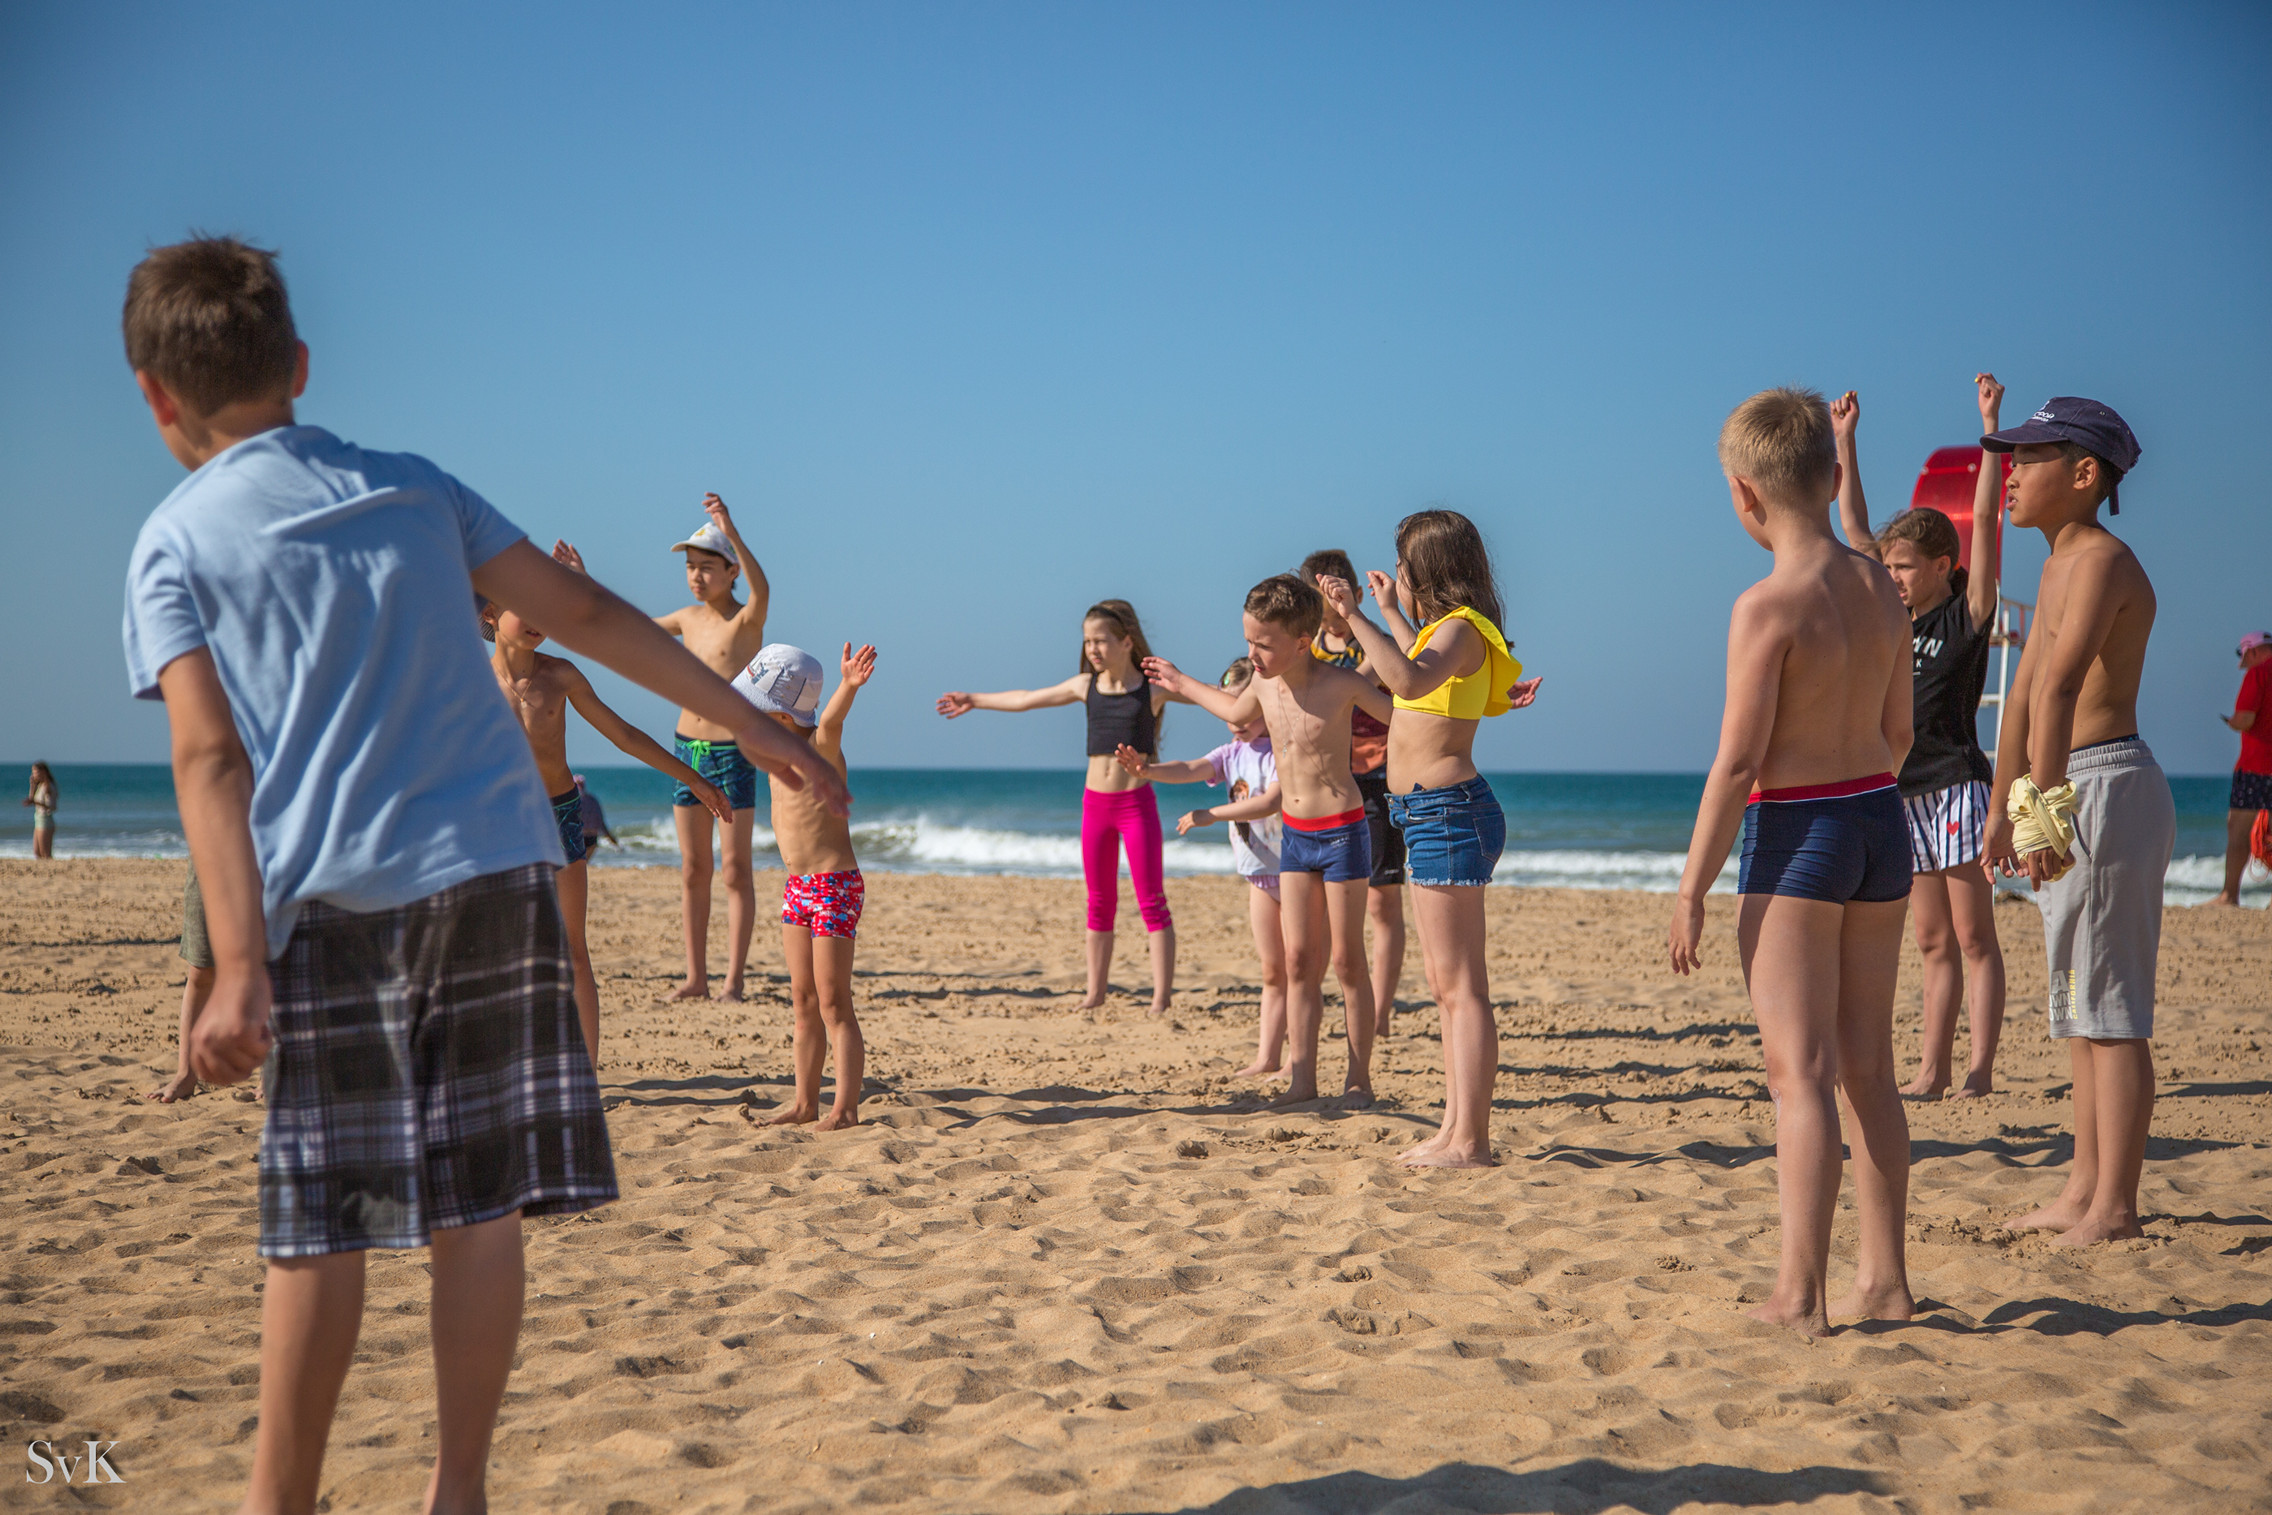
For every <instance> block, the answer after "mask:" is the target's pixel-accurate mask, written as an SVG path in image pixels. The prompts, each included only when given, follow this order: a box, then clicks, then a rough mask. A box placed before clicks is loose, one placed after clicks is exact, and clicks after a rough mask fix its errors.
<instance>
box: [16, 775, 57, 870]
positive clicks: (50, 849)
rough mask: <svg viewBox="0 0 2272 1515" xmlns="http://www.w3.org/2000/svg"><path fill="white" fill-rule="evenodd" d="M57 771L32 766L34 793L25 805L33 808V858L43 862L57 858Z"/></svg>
mask: <svg viewBox="0 0 2272 1515" xmlns="http://www.w3.org/2000/svg"><path fill="white" fill-rule="evenodd" d="M58 792H59V791H58V790H57V789H56V787H55V770H54V769H52V768H50V767H48V766H47V764H45V763H34V764H32V792H31V795H30V797H29V798H27V799H26V800H25V801H24V803H25V804H27V805H29V806H31V807H32V856H33V857H36V858H39V859H41V860H42V861H47V860H51V859H52V858H54V856H55V800H56V796H57V794H58Z"/></svg>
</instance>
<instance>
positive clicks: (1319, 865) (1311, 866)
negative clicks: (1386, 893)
mask: <svg viewBox="0 0 2272 1515" xmlns="http://www.w3.org/2000/svg"><path fill="white" fill-rule="evenodd" d="M1283 819H1284V820H1285V823H1286V825H1285V829H1284V831H1283V832H1282V833H1281V834H1280V836H1279V839H1278V875H1279V877H1281V878H1283V877H1285V876H1286V875H1287V874H1289V873H1322V874H1324V875H1325V881H1326V882H1327V883H1329V884H1346V883H1348V882H1349V881H1350V880H1352V879H1355V880H1357V881H1358V882H1360V883H1362V882H1364V881H1365V880H1368V879H1370V878H1371V877H1372V876H1373V830H1372V827H1371V825H1370V824H1368V823H1367V822H1366V820H1365V812H1364V809H1363V807H1362V806H1360V807H1359V808H1357V809H1355V810H1351V811H1349V812H1348V813H1346V814H1344V815H1328V816H1323V817H1320V818H1319V819H1317V820H1314V821H1313V820H1296V819H1295V818H1294V817H1293V816H1290V815H1289V816H1285V817H1283Z"/></svg>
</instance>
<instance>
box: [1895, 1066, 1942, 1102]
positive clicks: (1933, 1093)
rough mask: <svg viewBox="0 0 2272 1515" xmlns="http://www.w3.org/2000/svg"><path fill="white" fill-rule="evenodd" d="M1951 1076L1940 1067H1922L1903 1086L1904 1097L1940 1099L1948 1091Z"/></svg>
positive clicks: (1902, 1094)
mask: <svg viewBox="0 0 2272 1515" xmlns="http://www.w3.org/2000/svg"><path fill="white" fill-rule="evenodd" d="M1948 1087H1949V1076H1948V1074H1947V1073H1945V1072H1943V1071H1941V1070H1940V1069H1938V1068H1922V1069H1919V1070H1918V1073H1917V1076H1916V1077H1915V1078H1913V1079H1911V1080H1910V1081H1909V1082H1908V1083H1906V1084H1903V1085H1902V1086H1901V1097H1902V1098H1903V1099H1939V1098H1940V1097H1941V1096H1942V1095H1943V1094H1945V1093H1947V1092H1948Z"/></svg>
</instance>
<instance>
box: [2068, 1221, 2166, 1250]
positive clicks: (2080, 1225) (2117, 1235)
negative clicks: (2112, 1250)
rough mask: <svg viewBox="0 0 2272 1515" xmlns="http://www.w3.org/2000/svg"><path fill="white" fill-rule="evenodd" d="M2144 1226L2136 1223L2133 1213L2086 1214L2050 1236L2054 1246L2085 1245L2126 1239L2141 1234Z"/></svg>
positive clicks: (2144, 1232)
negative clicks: (2071, 1224)
mask: <svg viewBox="0 0 2272 1515" xmlns="http://www.w3.org/2000/svg"><path fill="white" fill-rule="evenodd" d="M2145 1234H2146V1231H2145V1228H2144V1227H2143V1226H2141V1225H2139V1224H2138V1217H2137V1216H2135V1215H2115V1216H2096V1215H2086V1216H2084V1217H2083V1218H2082V1219H2081V1220H2080V1221H2078V1222H2076V1223H2075V1224H2074V1225H2073V1226H2071V1227H2069V1228H2068V1229H2067V1230H2065V1231H2062V1232H2060V1233H2059V1234H2058V1235H2057V1236H2054V1237H2052V1238H2051V1245H2053V1246H2054V1247H2087V1246H2090V1245H2092V1244H2093V1243H2095V1242H2102V1241H2128V1240H2129V1239H2130V1238H2131V1237H2133V1236H2143V1235H2145Z"/></svg>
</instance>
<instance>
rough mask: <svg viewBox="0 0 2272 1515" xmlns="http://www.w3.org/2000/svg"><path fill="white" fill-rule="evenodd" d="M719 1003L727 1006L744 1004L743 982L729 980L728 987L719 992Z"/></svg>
mask: <svg viewBox="0 0 2272 1515" xmlns="http://www.w3.org/2000/svg"><path fill="white" fill-rule="evenodd" d="M718 1002H719V1003H720V1004H725V1005H738V1004H740V1003H741V1002H742V981H741V980H740V979H738V978H730V979H727V980H726V987H725V988H723V989H720V990H719V991H718Z"/></svg>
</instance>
